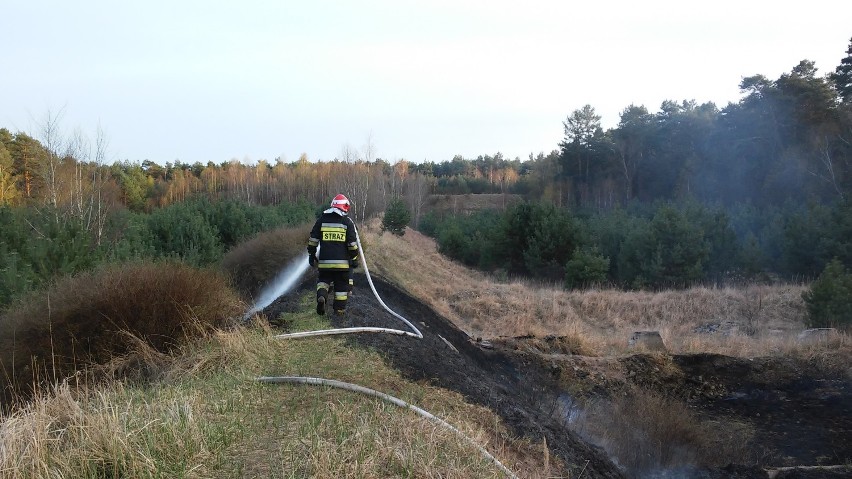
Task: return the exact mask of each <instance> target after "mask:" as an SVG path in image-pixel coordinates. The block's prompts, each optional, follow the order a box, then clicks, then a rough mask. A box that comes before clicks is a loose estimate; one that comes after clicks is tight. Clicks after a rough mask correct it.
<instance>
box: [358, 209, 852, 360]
mask: <svg viewBox="0 0 852 479" xmlns="http://www.w3.org/2000/svg"><path fill="white" fill-rule="evenodd" d="M361 233H362V236H363V238H362V242H364V243H366V244H367V245H369V247H368V246H365V248H367V251H366V256H367V261H368V262H369V267H370V268H371V270H372V271H374V272H376V273H379V274H381V275H382V276H384V277H385V278H388V279H389V280H390V281H391V282H393V283H395V284H397V285H399V286H400V287H402V288H405V289H406V290H407V291H408V292H409V293H411V294H412V295H414V296H416V297H417V298H419V299H420V300H421V301H424V302H426V303H428V304H429V305H430V306H432V308H434V309H435V310H436V311H437V312H439V313H440V314H441V315H443V316H445V317H447V318H449V319H450V320H452V321H453V322H454V323H455V324H456V325H457V326H458V327H459V328H461V329H462V330H464V331H465V332H467V333H468V334H469V335H470V336H472V337H481V338H484V339H494V338H499V337H513V336H526V335H532V336H536V337H544V336H547V335H556V336H566V337H571V338H573V341H572V343H574V344H576V345H577V352H579V353H581V354H585V355H590V356H608V355H619V354H625V353H631V352H635V350H631V349H630V348H629V347H628V339H629V338H630V336H631V335H632V334H633V332H635V331H642V330H653V331H659V332H660V334H661V336H662V338H663V340H664V342H665V345H666V346H667V348H668V350H669V352H671V353H718V354H726V355H730V356H741V357H749V356H762V355H775V354H806V355H807V354H818V353H819V351H820V350H824V349H825V347H826V346H827V347H828V348H829V349H839V350H847V351H850V350H852V341H850V340H849V338H848V336H847V335H845V334H840V335H838V336H836V337H835V338H834V339H833V340H832V341H830V342H829V343H828V344H821V345H813V344H806V343H803V342H802V341H799V340H798V338H797V335H798V333H800V332H801V331H802V330H803V329H805V328H806V326H805V314H806V311H805V305H804V302H803V300H802V296H801V294H802V292H803V291H804V290H805V289H806V286H804V285H760V284H755V285H751V286H746V287H742V288H733V287H717V288H714V287H693V288H689V289H685V290H671V291H662V292H646V291H621V290H601V289H590V290H576V291H566V290H564V289H563V288H562V287H561V285H547V284H535V283H533V282H530V281H525V280H498V279H495V278H494V277H492V276H490V275H487V274H484V273H480V272H476V271H473V270H470V269H468V268H466V267H464V266H461V265H459V264H458V263H455V262H453V261H451V260H449V259H448V258H446V257H445V256H443V255H441V254H440V253H438V251H437V247H436V244H435V241H434V240H433V239H431V238H429V237H426V236H424V235H422V234H420V233H418V232H416V231H413V230H411V229H407V230H406V234H405V235H404V236H403V237H398V236H394V235H391V234H380V233H379V230H378V228H377V226H376V225H375V224H370V225H366V226H365V227H363V228H362V232H361Z"/></svg>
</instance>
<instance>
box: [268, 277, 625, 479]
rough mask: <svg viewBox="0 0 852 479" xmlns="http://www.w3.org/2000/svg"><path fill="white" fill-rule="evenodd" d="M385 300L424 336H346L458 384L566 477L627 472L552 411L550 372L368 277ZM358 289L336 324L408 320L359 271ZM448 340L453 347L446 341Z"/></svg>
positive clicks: (397, 363)
mask: <svg viewBox="0 0 852 479" xmlns="http://www.w3.org/2000/svg"><path fill="white" fill-rule="evenodd" d="M373 282H374V284H375V286H376V290H377V291H378V293H379V296H381V298H382V300H383V301H384V302H385V304H387V305H388V307H390V308H391V309H392V310H394V311H395V312H397V313H398V314H400V315H402V316H403V317H405V318H406V319H408V320H409V321H411V322H412V324H414V325H415V326H416V327H417V328H418V329H419V330H420V331H421V332H422V333H423V339H420V340H418V339H414V338H410V337H406V336H396V335H390V334H353V335H351V336H348V341H351V342H352V343H354V344H356V345H358V346H360V347H370V348H374V349H376V350H377V351H379V352H380V353H381V354H382V355H383V356H384V357H385V358H386V360H387V361H388V362H389V363H390V364H391V365H392V366H393V367H395V368H396V369H397V370H399V371H401V372H402V373H403V375H404V376H405V377H407V378H408V379H410V380H413V381H422V380H426V381H429V382H430V383H432V384H434V385H437V386H439V387H443V388H445V389H450V390H453V391H457V392H459V393H461V394H462V395H464V396H465V398H466V399H467V400H468V401H470V402H471V403H475V404H480V405H483V406H486V407H488V408H489V409H491V410H493V411H495V412H496V413H497V414H499V415H500V416H501V417H502V418H503V419H504V421H505V422H506V424H507V425H509V427H510V428H511V429H513V432H514V433H515V434H516V435H518V436H524V437H528V438H530V439H532V440H534V441H541V440H542V438H546V439H547V444H548V447H550V450H551V452H552V453H555V454H556V455H558V456H559V457H560V458H561V459H562V460H563V461H564V462H565V464H567V465H569V469H568V470H566V471H564V474H563V475H564V476H565V477H577V476H578V475H579V474H580V472H581V471H582V472H583V477H587V478H621V477H625V476H624V474H623V473H622V472H621V471H620V470H619V469H618V468H617V467H616V466H615V465H614V464H613V463H612V462H611V461H610V460H609V459H608V458H607V456H606V454H605V453H604V452H603V451H601V450H600V449H598V448H595V447H594V446H591V445H589V444H587V443H586V442H584V441H582V440H581V439H579V438H578V437H577V436H576V435H575V434H574V433H572V432H570V431H568V430H567V429H566V428H565V427H564V426H563V425H561V421H560V420H559V418H558V417H557V416H556V415H555V414H554V412H555V410H554V407H555V405H556V404H557V401H556V398H557V396H558V390H557V389H556V384H555V382H554V381H553V378H552V377H550V376H549V375H547V374H543V373H542V371H540V370H539V369H538V368H536V367H532V365H528V364H525V363H524V362H523V361H518V360H517V358H515V357H513V356H512V355H508V354H504V353H502V352H498V351H494V350H488V349H485V348H481V347H479V346H477V345H476V344H474V343H472V342H471V341H470V338H468V336H467V335H466V334H465V333H463V332H462V331H460V330H458V329H457V328H456V327H455V326H453V325H452V324H451V323H450V322H449V321H447V320H446V319H444V318H442V317H441V316H440V315H438V314H437V313H436V312H435V311H433V310H432V309H431V308H429V307H428V306H426V305H425V304H423V303H421V302H419V301H417V300H415V299H414V298H412V297H411V296H409V295H408V294H406V293H404V292H402V291H400V290H399V289H397V288H396V287H394V286H392V285H390V284H388V283H386V282H384V281H382V280H381V279H379V278H377V277H376V276H375V275H374V276H373ZM355 284H356V289H355V291H354V293H353V294H352V297H351V298H350V300H349V305H348V307H347V310H346V314H345V316H344V317H343V318H342V319H341V318H338V317H336V316H334V315H332V316H330V317H329V319H331V320H332V324H334V326H338V327H351V326H376V327H385V328H392V329H399V330H408V327H407V326H406V325H405V324H404V323H403V322H402V321H400V320H399V319H397V318H395V317H394V316H392V315H390V314H389V313H387V312H386V311H385V310H384V308H382V306H381V304H379V302H378V301H377V300H376V298H375V296H373V294H372V292H371V291H370V289H369V285H368V284H367V280H366V277H365V276H364V275H356V277H355ZM306 290H313V285H312V284H311V283H310V282H309V281H308V282H306V283H303V284H302V291H301V292H295V293H292V294H290V295H288V296H289V298H281V300H280V302H276V303H273V304H272V305H271V306H270V307H269V308H267V309H266V310H265V312H266V314H267V316H268V317H277V316H278V314H280V313H281V312H284V311H293V310H294V309H295V308H298V299H294V297H297V298H298V297H301V296H302V295H303V294H304V293H305V291H306ZM451 345H452V346H451Z"/></svg>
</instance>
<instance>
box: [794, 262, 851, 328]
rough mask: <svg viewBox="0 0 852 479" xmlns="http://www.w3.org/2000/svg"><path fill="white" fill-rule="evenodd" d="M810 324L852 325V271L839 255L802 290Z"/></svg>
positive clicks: (817, 325)
mask: <svg viewBox="0 0 852 479" xmlns="http://www.w3.org/2000/svg"><path fill="white" fill-rule="evenodd" d="M802 298H803V299H804V300H805V306H806V307H807V309H808V325H809V326H811V327H815V328H820V327H836V326H849V325H852V273H849V272H848V271H847V270H846V268H844V266H843V264H842V263H841V262H840V260H838V259H837V258H835V259H833V260H832V261H831V262H829V263H828V264H827V265H826V266H825V269H824V270H823V271H822V274H820V275H819V277H818V278H817V279H816V281H814V282H813V284H811V287H810V289H809V290H807V291H805V292H804V293H802Z"/></svg>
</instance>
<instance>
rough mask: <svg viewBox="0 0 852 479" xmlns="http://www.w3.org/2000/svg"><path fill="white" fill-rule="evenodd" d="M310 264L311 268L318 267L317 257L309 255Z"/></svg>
mask: <svg viewBox="0 0 852 479" xmlns="http://www.w3.org/2000/svg"><path fill="white" fill-rule="evenodd" d="M308 264H309V265H311V267H313V266H316V265H317V255H315V254H309V255H308Z"/></svg>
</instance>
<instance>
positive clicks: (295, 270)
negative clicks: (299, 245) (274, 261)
mask: <svg viewBox="0 0 852 479" xmlns="http://www.w3.org/2000/svg"><path fill="white" fill-rule="evenodd" d="M307 270H308V258H306V257H305V256H304V255H300V256H299V257H298V258H296V259H294V260H293V261H292V262H291V263H290V264H288V265H287V266H286V267H285V268H284V269H282V270H281V271H280V272H279V273H278V275H277V276H275V279H274V280H272V282H271V283H269V284H268V285H267V286H266V287H265V288H263V290H261V292H260V295H259V296H258V299H257V301H255V303H254V306H252V308H251V309H250V310H249V311H248V312H247V313H246V314H245V316H243V321H244V322H245V321H248V319H249V318H250V317H251V316H252V315H253V314H254V313H256V312H258V311H260V310H262V309H263V308H265V307H267V306H269V305H270V304H272V302H273V301H275V300H276V299H278V297H279V296H281V295H284V294H287V293H289V292H290V290H292V289H293V287H294V286H296V284H297V283H298V282H299V279H300V278H301V277H302V275H303V274H305V271H307Z"/></svg>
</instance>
